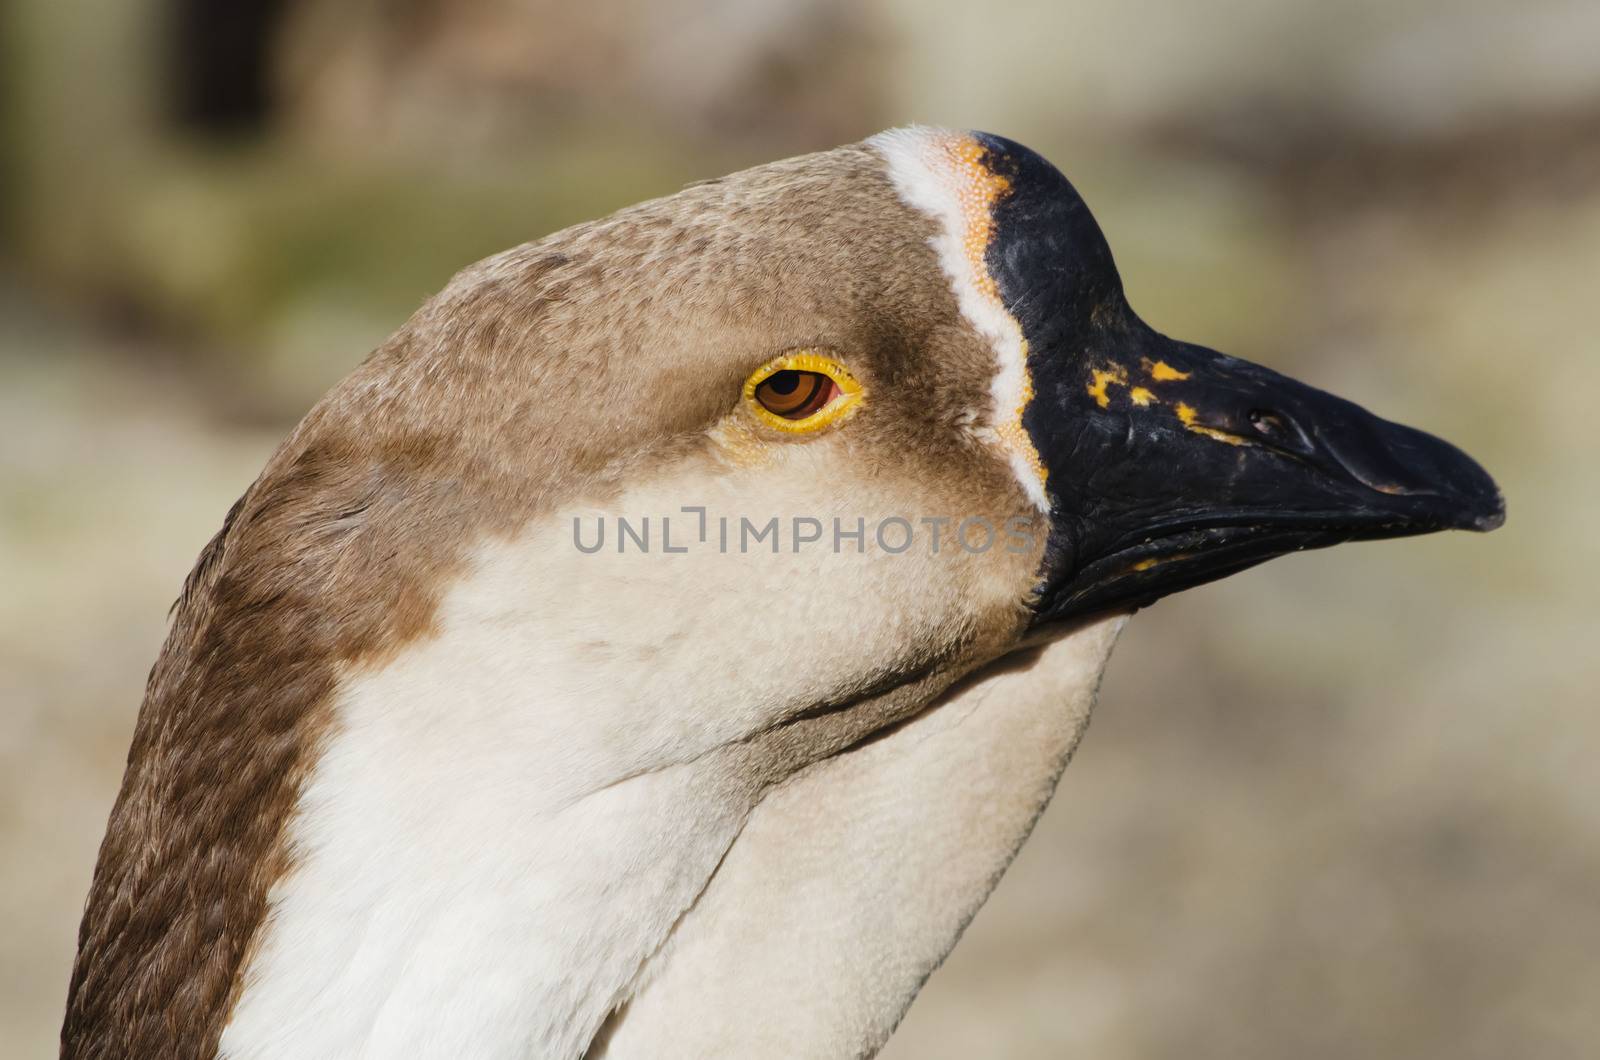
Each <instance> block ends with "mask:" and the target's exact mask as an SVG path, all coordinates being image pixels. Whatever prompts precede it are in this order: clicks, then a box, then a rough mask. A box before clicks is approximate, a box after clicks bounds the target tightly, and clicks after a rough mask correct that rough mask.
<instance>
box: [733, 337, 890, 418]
mask: <svg viewBox="0 0 1600 1060" xmlns="http://www.w3.org/2000/svg"><path fill="white" fill-rule="evenodd" d="M861 398H862V389H861V384H860V383H858V382H857V381H856V377H855V376H853V375H851V374H850V370H849V369H847V368H846V367H845V366H844V365H842V364H840V363H839V362H838V361H836V360H834V359H833V358H832V357H827V356H824V355H823V354H820V353H818V352H816V351H815V350H796V351H794V352H793V353H786V354H784V355H783V356H781V357H776V358H774V359H772V360H770V361H768V362H767V363H766V364H764V365H762V366H761V367H760V368H757V369H756V370H755V371H754V372H752V373H751V374H750V378H749V379H746V380H745V381H744V403H745V407H746V408H748V409H749V410H750V412H751V413H752V414H753V415H754V416H755V417H756V419H758V420H760V421H761V422H762V423H764V424H766V425H767V426H768V427H772V428H774V429H776V430H780V431H783V432H784V433H785V434H809V433H811V432H812V431H818V430H821V429H822V428H824V427H826V426H828V425H829V424H833V423H838V422H839V421H840V420H842V419H843V418H844V417H846V416H848V415H849V414H850V413H852V412H854V411H855V410H856V407H857V406H859V405H860V404H861Z"/></svg>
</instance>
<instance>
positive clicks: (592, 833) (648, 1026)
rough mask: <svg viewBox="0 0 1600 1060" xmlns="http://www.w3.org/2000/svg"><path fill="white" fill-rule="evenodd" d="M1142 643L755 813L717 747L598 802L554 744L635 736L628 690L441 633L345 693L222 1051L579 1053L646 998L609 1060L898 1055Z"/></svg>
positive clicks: (913, 737)
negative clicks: (593, 732)
mask: <svg viewBox="0 0 1600 1060" xmlns="http://www.w3.org/2000/svg"><path fill="white" fill-rule="evenodd" d="M496 573H498V574H500V575H503V574H504V573H505V572H504V571H499V572H496ZM480 584H483V583H481V582H480ZM1121 624H1122V619H1120V618H1119V619H1113V620H1109V621H1107V622H1103V623H1100V624H1098V625H1095V626H1091V627H1088V628H1086V629H1083V630H1081V631H1079V632H1077V633H1076V634H1074V635H1073V636H1071V637H1069V638H1067V639H1065V640H1062V641H1059V642H1057V643H1055V644H1052V645H1049V646H1048V647H1046V648H1045V649H1044V651H1043V653H1042V655H1039V656H1038V657H1036V658H1035V657H1031V656H1030V657H1026V658H1024V659H1023V660H1022V661H1020V662H1016V663H1010V662H1007V661H1006V660H1002V661H1001V662H1000V663H998V664H995V665H994V666H993V667H991V668H990V671H988V672H986V673H984V674H982V675H980V676H978V677H974V678H969V679H968V680H967V681H965V682H963V683H962V684H961V685H960V686H958V688H957V689H955V690H952V692H951V693H949V694H947V695H946V696H945V697H944V698H943V699H942V700H941V701H940V702H939V704H938V705H937V706H935V707H934V708H932V709H930V710H929V711H927V712H925V713H924V714H923V715H920V716H919V717H918V718H917V719H916V720H914V721H913V722H911V723H910V724H908V725H905V726H902V727H901V728H900V729H898V730H896V731H895V732H894V733H892V734H891V735H889V736H887V737H886V738H882V739H878V740H874V741H872V742H870V743H868V744H866V745H865V746H863V747H860V748H858V749H856V750H854V751H851V752H849V753H847V754H844V755H840V756H837V757H834V758H830V759H828V760H826V761H824V762H822V763H819V764H818V765H817V766H815V767H812V768H811V769H809V770H807V771H805V772H803V773H801V774H799V775H797V776H796V777H794V778H793V779H792V780H791V781H790V782H789V783H787V784H784V785H783V786H781V787H780V788H778V789H777V790H775V791H773V792H771V793H770V794H769V795H768V796H767V797H766V798H765V800H764V801H761V802H760V803H759V805H753V802H754V798H755V795H754V793H752V792H751V791H750V790H749V789H748V787H745V786H743V785H741V783H740V782H739V781H738V779H737V778H738V776H739V773H738V771H737V770H733V769H729V768H726V766H727V761H726V758H725V756H724V755H723V754H710V755H704V756H701V757H698V758H695V759H693V760H691V761H687V762H684V763H681V764H678V765H675V766H669V767H666V768H662V769H656V770H649V771H644V772H637V773H632V774H631V775H629V774H630V772H631V771H630V769H629V768H628V767H627V764H626V763H624V762H621V761H613V762H612V763H611V765H612V766H613V767H614V768H616V769H619V770H620V773H619V775H620V776H622V777H623V779H620V780H618V781H617V782H615V783H611V784H609V785H605V786H602V787H599V788H598V789H593V790H579V789H580V788H581V787H582V785H579V784H576V778H578V777H580V776H583V775H585V774H590V775H592V769H593V766H594V763H593V762H592V761H587V762H586V761H584V754H585V751H584V749H583V747H582V744H583V741H581V740H579V741H577V743H576V744H575V743H574V741H573V740H571V739H565V738H560V736H559V734H558V733H557V732H556V731H553V729H552V726H555V727H558V728H565V727H567V726H570V725H572V724H574V723H578V724H584V725H588V726H591V727H599V728H600V729H603V728H604V727H605V726H606V725H607V724H609V723H610V722H614V721H616V720H617V718H616V717H615V716H614V715H613V713H612V708H613V707H614V706H615V705H616V704H615V703H614V702H611V703H608V702H607V700H606V698H605V691H606V689H607V687H608V686H611V685H612V684H613V677H614V676H616V675H607V674H604V673H593V674H590V675H589V677H590V678H591V679H592V682H591V683H590V687H589V688H588V689H587V691H588V693H589V695H588V697H587V698H585V699H584V700H582V701H571V700H566V701H563V702H560V703H554V702H551V703H545V704H543V706H544V707H546V708H549V709H540V707H541V703H540V700H541V697H542V696H544V695H548V694H555V695H559V696H562V697H565V696H568V695H570V694H571V693H572V689H570V688H562V687H560V686H561V685H562V683H563V682H562V681H561V680H559V679H558V680H555V681H551V680H550V675H549V671H547V670H541V677H542V685H530V684H529V683H528V680H529V678H530V675H529V674H528V673H526V672H523V673H518V672H509V671H507V669H506V668H505V666H504V664H503V660H497V658H496V653H497V646H496V645H495V644H494V643H493V642H492V639H486V638H483V637H474V638H465V637H453V636H451V635H450V633H449V632H448V630H447V631H446V633H445V634H444V635H442V636H441V637H439V638H438V639H437V640H435V641H433V642H431V643H430V644H428V645H427V646H425V647H423V648H422V649H421V650H419V651H418V652H415V653H412V654H409V655H407V656H405V657H404V658H403V659H402V660H401V661H399V662H397V663H395V664H394V665H392V666H390V667H388V668H386V669H384V670H382V671H380V672H377V673H374V674H370V675H367V676H364V677H362V678H360V679H358V680H355V681H352V682H350V683H349V684H348V686H347V687H346V688H345V689H344V694H343V696H342V697H341V701H340V704H339V727H338V730H337V732H336V733H335V734H334V735H333V736H332V738H331V739H330V741H329V742H328V744H327V746H326V749H325V751H324V752H323V754H322V756H321V759H320V761H319V762H318V764H317V766H316V768H315V770H314V772H313V774H312V776H311V778H310V780H309V782H308V785H307V787H306V790H305V794H304V797H303V801H302V804H301V806H300V808H299V812H298V814H297V818H296V822H295V825H294V832H293V840H294V850H295V852H296V855H297V858H298V861H297V867H296V868H295V869H294V870H293V871H292V872H291V874H290V875H289V876H287V877H286V878H285V879H284V880H283V881H281V883H280V885H279V886H278V887H277V888H276V889H275V891H274V894H273V908H272V915H271V918H270V920H269V922H268V926H267V927H266V929H265V931H264V936H263V938H262V939H261V940H260V941H259V946H258V949H257V952H256V954H255V956H254V959H253V961H252V962H251V964H250V966H249V968H248V971H247V977H246V980H245V985H244V989H243V991H242V994H241V996H240V999H239V1001H238V1004H237V1007H236V1009H235V1012H234V1015H233V1018H232V1020H231V1022H230V1023H229V1025H228V1027H227V1029H226V1031H225V1033H224V1035H223V1038H222V1049H221V1054H222V1055H223V1056H225V1057H232V1058H254V1057H281V1056H295V1057H302V1058H308V1060H310V1058H318V1057H355V1056H370V1057H382V1056H399V1055H404V1056H408V1057H460V1056H473V1057H483V1058H496V1057H507V1058H509V1057H533V1056H538V1057H545V1056H552V1057H577V1056H581V1055H583V1054H584V1052H585V1050H586V1049H588V1047H589V1045H590V1043H591V1042H592V1041H593V1040H594V1039H595V1036H596V1035H597V1034H598V1033H600V1032H601V1028H602V1024H604V1022H605V1020H606V1018H607V1016H608V1015H609V1014H611V1013H612V1011H613V1009H614V1008H616V1007H617V1006H618V1005H621V1004H623V1003H625V1002H628V1001H629V999H630V997H632V998H633V1000H632V1003H631V1005H630V1006H629V1007H628V1008H626V1009H625V1010H624V1013H623V1015H622V1016H621V1018H620V1019H618V1020H615V1021H613V1024H612V1025H611V1026H609V1027H607V1028H606V1033H605V1036H606V1038H607V1039H608V1043H606V1044H602V1045H600V1046H599V1047H598V1048H597V1050H596V1055H607V1056H611V1057H631V1056H641V1057H643V1056H671V1055H677V1056H704V1055H752V1056H753V1055H788V1056H793V1055H817V1056H822V1055H841V1054H844V1055H852V1054H864V1053H870V1052H872V1051H875V1050H876V1049H877V1048H878V1047H879V1046H881V1044H882V1041H883V1040H884V1039H886V1038H887V1036H888V1034H889V1032H890V1031H892V1029H893V1027H894V1025H895V1024H896V1023H897V1022H898V1020H899V1018H900V1016H901V1014H902V1013H903V1011H904V1009H905V1007H906V1006H907V1005H908V1004H909V1003H910V1001H911V999H912V997H913V996H914V995H915V993H916V990H917V989H918V988H919V987H920V985H921V983H922V981H923V980H924V979H925V978H926V976H927V975H928V974H929V973H930V972H931V971H932V969H933V968H934V967H936V966H937V964H938V962H939V961H940V960H941V959H942V958H943V956H944V955H945V953H946V952H948V950H949V949H950V947H951V946H953V945H954V943H955V941H956V938H957V937H958V936H959V934H960V931H961V930H962V928H963V927H964V926H965V924H966V923H967V921H968V920H969V919H970V918H971V916H972V915H973V913H974V912H975V911H976V910H977V908H978V906H979V905H981V903H982V901H983V899H984V898H985V897H986V896H987V894H988V892H989V890H990V888H991V887H992V886H993V884H994V882H996V881H997V879H998V877H999V874H1000V872H1001V871H1002V870H1003V869H1004V867H1005V866H1006V864H1008V863H1009V861H1010V859H1011V857H1012V855H1013V854H1014V853H1015V851H1016V849H1017V848H1018V847H1019V846H1020V845H1021V843H1022V841H1023V839H1024V838H1025V837H1026V835H1027V832H1028V830H1029V829H1030V827H1031V825H1032V823H1033V821H1034V819H1035V818H1036V816H1037V814H1038V813H1039V811H1040V810H1041V809H1042V808H1043V806H1044V804H1045V803H1046V801H1048V798H1049V795H1050V793H1051V791H1052V790H1053V787H1054V782H1055V778H1056V777H1057V775H1058V774H1059V771H1060V769H1061V768H1062V766H1063V765H1064V764H1065V762H1066V758H1067V756H1068V755H1069V754H1070V752H1071V749H1072V747H1073V745H1074V744H1075V743H1076V740H1077V738H1078V735H1079V733H1080V732H1081V731H1082V727H1083V725H1084V723H1085V722H1086V720H1087V717H1088V712H1089V708H1090V705H1091V703H1092V699H1093V695H1094V691H1095V688H1096V686H1097V684H1098V680H1099V675H1100V673H1101V670H1102V668H1103V666H1104V663H1105V659H1106V657H1107V655H1108V653H1109V651H1110V648H1111V645H1112V643H1113V641H1114V638H1115V634H1116V632H1117V630H1119V629H1120V627H1121ZM552 686H554V687H552ZM641 735H642V736H644V737H646V738H647V739H646V740H645V741H644V742H645V743H658V742H659V741H660V740H661V739H662V738H664V737H666V736H667V735H668V734H667V733H665V732H664V731H657V732H655V733H649V732H644V733H642V734H641ZM610 736H611V738H612V739H613V741H615V742H614V744H613V746H620V747H624V748H626V747H628V746H630V741H629V740H627V739H618V737H617V734H616V733H615V732H613V733H611V734H610ZM593 746H599V745H598V743H595V744H592V745H591V749H592V747H593ZM637 749H638V745H637V743H635V750H637ZM727 753H733V752H727ZM752 810H753V812H752ZM725 855H726V858H725ZM719 864H720V868H719ZM708 883H709V886H708ZM702 892H703V893H702ZM686 910H687V911H688V912H687V915H685V911H686ZM680 917H681V918H682V919H681V921H680ZM674 925H676V927H675V926H674ZM635 992H637V996H636V997H634V996H633V995H634V994H635ZM608 1050H609V1051H608Z"/></svg>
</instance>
